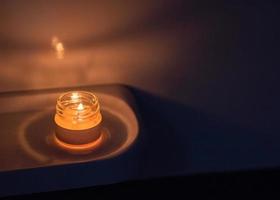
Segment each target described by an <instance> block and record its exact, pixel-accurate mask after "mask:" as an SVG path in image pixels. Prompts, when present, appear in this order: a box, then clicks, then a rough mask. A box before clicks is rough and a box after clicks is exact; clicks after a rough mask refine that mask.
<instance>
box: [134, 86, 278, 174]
mask: <svg viewBox="0 0 280 200" xmlns="http://www.w3.org/2000/svg"><path fill="white" fill-rule="evenodd" d="M133 93H134V94H135V96H136V97H137V104H138V108H139V113H140V116H141V119H140V122H141V123H142V125H143V126H141V129H142V130H141V132H140V137H142V143H143V144H144V145H143V149H144V150H143V153H142V155H141V162H140V163H142V166H141V167H140V169H141V173H142V175H143V177H151V176H168V175H182V174H189V173H197V172H214V171H228V170H244V169H262V168H270V167H277V166H279V164H280V160H279V158H278V152H279V150H280V145H279V141H280V136H279V134H278V131H277V130H274V131H270V132H257V131H252V130H250V129H248V128H244V127H242V126H240V125H238V124H234V123H232V122H227V121H225V120H224V119H221V118H218V117H216V116H213V115H208V114H205V113H204V112H201V111H198V110H196V109H193V108H192V107H189V106H186V105H183V104H180V103H176V102H174V101H171V100H168V99H165V98H161V97H158V96H155V95H152V94H150V93H147V92H144V91H142V90H139V89H135V88H133ZM141 134H142V135H141ZM141 177H142V176H141Z"/></svg>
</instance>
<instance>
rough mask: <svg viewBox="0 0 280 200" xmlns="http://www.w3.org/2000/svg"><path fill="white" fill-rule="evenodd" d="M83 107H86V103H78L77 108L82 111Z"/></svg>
mask: <svg viewBox="0 0 280 200" xmlns="http://www.w3.org/2000/svg"><path fill="white" fill-rule="evenodd" d="M83 109H84V105H83V104H82V103H80V104H79V105H78V108H77V110H78V111H82V110H83Z"/></svg>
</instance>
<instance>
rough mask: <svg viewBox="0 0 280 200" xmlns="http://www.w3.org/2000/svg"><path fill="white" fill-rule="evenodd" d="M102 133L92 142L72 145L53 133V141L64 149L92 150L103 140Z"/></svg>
mask: <svg viewBox="0 0 280 200" xmlns="http://www.w3.org/2000/svg"><path fill="white" fill-rule="evenodd" d="M103 138H104V136H103V134H101V135H100V137H99V138H98V139H97V140H94V141H93V142H90V143H87V144H80V145H76V144H75V145H73V144H68V143H65V142H63V141H61V140H59V139H58V138H57V137H56V136H55V135H54V141H55V143H56V144H58V145H59V146H60V147H62V148H63V149H66V150H70V151H71V150H73V151H85V150H92V149H95V148H97V147H98V146H99V145H100V144H101V143H102V141H103Z"/></svg>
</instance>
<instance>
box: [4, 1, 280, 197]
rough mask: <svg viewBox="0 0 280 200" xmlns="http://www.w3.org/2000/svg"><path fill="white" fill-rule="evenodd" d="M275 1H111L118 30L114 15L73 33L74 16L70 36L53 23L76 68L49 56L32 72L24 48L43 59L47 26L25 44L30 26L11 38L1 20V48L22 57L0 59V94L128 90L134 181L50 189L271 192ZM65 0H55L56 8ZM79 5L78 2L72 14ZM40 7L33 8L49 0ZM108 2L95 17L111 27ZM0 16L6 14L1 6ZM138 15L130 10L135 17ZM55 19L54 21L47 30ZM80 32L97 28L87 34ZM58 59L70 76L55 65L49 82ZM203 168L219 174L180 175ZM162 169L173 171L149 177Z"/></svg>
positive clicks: (275, 125)
mask: <svg viewBox="0 0 280 200" xmlns="http://www.w3.org/2000/svg"><path fill="white" fill-rule="evenodd" d="M275 2H276V1H275ZM275 2H269V1H265V2H262V3H257V2H250V1H225V2H223V1H209V2H208V1H163V2H162V1H150V2H145V3H143V4H142V3H141V2H140V3H139V2H138V1H136V2H135V4H133V3H130V4H129V5H130V6H128V7H126V6H121V5H122V4H121V3H118V5H119V6H118V7H117V8H118V9H117V11H116V13H117V14H115V15H116V16H118V13H121V12H123V13H125V15H124V18H120V19H119V22H123V21H125V20H123V19H128V18H129V16H130V15H131V16H133V17H131V21H129V20H128V21H127V23H124V22H123V24H122V25H123V26H121V23H119V24H118V25H119V26H117V25H116V26H115V27H117V28H114V26H110V25H109V26H108V27H109V28H108V27H107V28H106V27H105V28H104V29H100V30H99V29H98V30H99V31H100V32H98V31H96V32H95V31H93V32H92V29H83V28H84V27H87V25H88V24H84V26H82V28H81V30H84V31H81V32H79V31H78V32H77V31H73V33H72V34H71V31H68V32H67V31H65V30H68V29H69V30H71V26H69V24H68V25H65V27H64V29H62V30H59V29H57V33H58V35H61V38H62V40H63V41H65V44H68V47H69V49H70V50H69V51H72V52H74V53H73V54H71V55H73V56H72V57H71V59H70V60H71V62H72V61H73V62H74V63H75V64H76V63H78V64H85V66H83V65H82V66H81V67H79V68H75V67H73V66H72V64H69V63H67V62H66V61H63V62H62V63H58V65H59V66H60V67H61V68H60V69H59V70H58V69H53V68H51V67H50V66H51V64H52V62H50V63H49V62H46V63H43V64H44V65H43V66H41V68H38V66H37V64H38V63H41V62H42V61H41V60H39V61H38V59H37V60H35V61H34V60H33V57H32V55H33V52H34V51H36V52H42V54H43V55H45V54H44V52H45V49H46V48H47V45H48V43H45V41H47V39H48V38H49V36H50V35H51V33H50V34H49V33H48V32H47V33H46V34H45V35H44V34H43V36H42V37H34V40H31V39H30V38H32V36H34V35H38V34H39V33H40V32H38V33H37V32H36V31H35V32H34V31H33V32H32V33H31V34H29V33H27V34H26V32H24V31H23V32H22V35H21V37H18V36H17V35H16V34H15V37H14V36H13V34H11V35H9V34H8V33H9V31H10V32H12V33H13V31H14V30H13V28H11V27H9V26H6V23H5V22H2V27H3V28H2V29H0V30H1V32H0V36H1V37H0V47H1V48H0V50H2V52H3V54H2V55H9V56H8V58H13V56H15V55H17V54H18V53H20V54H23V55H25V54H27V55H29V56H28V60H29V62H28V63H27V64H26V63H25V61H21V60H19V61H18V62H16V63H13V62H11V61H9V59H8V61H4V59H3V57H1V59H2V60H0V61H1V65H2V66H3V67H2V68H1V70H2V72H3V73H1V74H2V75H1V76H2V77H3V78H2V79H1V82H2V83H1V88H2V89H1V90H2V91H12V90H17V89H18V90H24V89H40V88H45V87H61V86H65V85H67V86H71V84H72V85H76V84H78V85H85V84H99V83H122V84H125V85H128V86H129V87H130V89H131V91H132V93H133V94H134V95H135V97H136V102H137V105H138V109H139V116H140V117H141V120H140V122H141V126H142V129H141V130H142V132H141V134H142V136H143V137H142V140H141V141H140V142H139V144H138V146H137V147H135V148H140V149H141V151H140V154H139V157H138V158H137V160H138V159H139V163H140V164H139V166H138V167H139V170H140V171H139V173H138V175H139V177H138V179H145V180H146V181H145V182H141V181H139V182H128V183H124V184H118V185H111V186H102V187H97V188H89V189H80V190H73V191H68V192H60V194H61V195H73V194H83V193H88V192H89V193H90V194H92V195H94V194H95V193H96V194H98V195H101V196H102V195H103V194H104V193H106V194H104V195H105V196H106V195H107V191H108V192H109V191H113V194H115V193H116V194H121V195H122V192H120V191H123V192H124V193H129V192H131V191H133V192H134V191H135V193H141V192H143V193H145V192H146V193H148V192H150V191H151V189H150V187H155V188H157V189H156V190H155V191H154V192H155V193H157V194H162V193H163V194H169V195H171V194H173V193H172V192H173V191H174V192H180V193H182V194H184V195H185V196H187V195H188V194H187V192H186V193H185V192H184V191H189V190H191V191H198V193H199V192H201V191H214V193H215V194H218V193H227V191H232V190H234V188H236V190H237V192H241V191H242V192H244V191H246V192H249V193H254V192H257V191H259V190H258V188H259V187H260V188H263V189H264V191H266V192H270V189H272V190H273V185H271V182H272V180H274V181H275V177H278V167H279V164H280V158H279V150H280V135H279V134H280V129H279V111H280V107H279V100H280V98H279V85H280V84H279V78H278V74H279V73H278V71H279V70H278V66H279V58H278V57H279V56H278V54H279V3H277V2H276V3H275ZM1 3H2V2H1ZM122 3H125V2H122ZM23 4H25V3H19V2H16V1H15V2H14V4H13V3H7V2H5V1H3V3H2V4H0V5H3V7H2V6H1V9H3V10H7V9H8V8H10V9H12V8H13V5H15V6H19V7H20V6H24V5H23ZM64 4H65V2H64V3H63V2H62V3H60V4H59V6H58V10H60V9H62V8H64V6H66V5H64ZM88 4H89V5H91V6H92V8H96V7H98V8H99V9H101V8H105V9H104V12H103V11H102V12H100V13H101V16H103V15H102V13H105V12H106V11H107V10H106V8H108V7H106V6H105V5H103V4H100V6H98V2H95V1H93V2H92V3H88ZM88 4H87V3H84V4H83V3H82V4H81V5H82V6H81V8H80V10H83V8H84V7H86V5H88ZM40 5H41V7H40V6H39V8H44V7H45V6H46V7H47V8H49V7H52V6H51V5H50V4H40ZM42 5H43V6H42ZM71 5H74V4H73V3H71ZM106 5H107V4H106ZM108 5H111V4H108ZM113 5H115V4H113ZM5 6H6V7H5ZM102 6H103V7H102ZM35 7H36V6H35ZM66 7H67V6H66ZM135 7H139V9H140V8H141V9H140V11H139V12H133V9H134V8H135ZM90 8H91V7H90ZM109 8H110V9H111V10H110V9H109ZM109 8H108V9H109V10H110V12H106V13H108V16H112V17H111V18H108V19H107V21H106V20H105V22H108V23H109V22H112V23H113V22H114V21H112V20H111V19H112V18H114V17H113V16H115V15H114V7H112V8H111V7H110V6H109ZM69 9H70V8H69ZM70 10H71V9H70ZM89 10H90V9H89ZM101 10H102V9H101ZM109 10H108V11H109ZM5 12H6V16H8V17H7V18H9V16H10V15H9V10H8V11H5ZM5 12H4V15H5ZM53 12H54V11H53ZM88 12H89V13H91V12H90V11H88ZM2 13H3V12H2ZM46 13H47V12H46ZM54 13H55V12H54ZM78 13H82V11H81V12H78ZM93 13H94V12H93ZM135 13H136V14H135ZM2 15H3V14H2ZM79 15H81V16H82V17H81V19H83V15H82V14H78V16H79ZM138 15H139V16H141V17H139V18H137V17H136V16H138ZM47 16H48V15H46V16H43V17H42V18H40V17H39V20H38V22H37V25H36V23H35V22H34V24H35V25H34V26H35V27H37V29H34V30H40V29H38V27H39V26H40V24H41V20H43V19H45V17H47ZM63 16H68V14H67V13H66V14H65V13H64V14H62V17H63ZM90 16H91V15H90ZM4 17H5V16H4ZM2 19H3V18H2ZM16 19H17V18H16ZM73 19H75V17H73ZM122 20H123V21H122ZM15 21H17V20H15ZM92 21H93V22H94V20H92ZM97 21H98V20H97ZM78 22H79V20H78V21H77V23H78ZM115 22H116V21H115ZM63 23H65V22H64V21H63V20H62V21H59V20H58V21H57V24H56V23H55V24H53V27H54V28H55V27H56V26H59V25H61V24H63ZM73 23H74V24H75V21H74V22H73ZM109 24H110V23H109ZM96 25H98V23H97V24H96ZM15 27H17V28H18V26H15ZM9 28H10V29H9ZM31 28H32V26H31ZM67 28H68V29H67ZM23 29H24V28H23ZM4 30H5V31H4ZM19 30H22V29H19ZM32 30H33V29H32ZM105 30H106V31H107V32H106V31H105ZM102 31H103V32H102ZM63 33H64V34H63ZM87 33H89V34H90V33H94V34H95V33H96V34H95V35H89V36H88V35H87ZM39 35H40V34H39ZM81 38H82V39H81ZM84 38H85V39H84ZM21 41H24V42H21ZM26 46H27V47H28V48H27V49H26V48H25V47H26ZM66 46H67V45H66ZM23 47H24V48H23ZM71 49H73V50H71ZM83 49H89V50H86V51H85V53H86V56H85V58H83V60H82V61H81V60H79V59H80V57H79V56H77V55H80V53H81V54H83V53H84V51H83ZM77 52H78V53H77ZM88 52H91V53H90V54H87V53H88ZM30 55H31V56H30ZM36 55H37V54H36ZM91 56H93V58H94V59H92V60H91V59H90V58H91ZM53 62H55V63H56V61H53ZM71 62H70V63H71ZM56 64H57V63H56ZM14 65H16V66H17V67H16V68H15V67H14ZM11 67H14V70H15V71H16V72H17V73H15V74H18V73H20V72H22V71H26V70H27V71H28V72H30V73H31V75H30V77H37V79H34V80H33V81H31V79H32V78H31V79H30V78H19V76H17V75H14V76H13V75H11V71H9V70H11ZM63 67H64V68H63ZM65 67H66V68H71V70H72V73H73V72H75V73H76V72H77V73H76V74H79V75H73V76H72V75H71V74H70V73H69V74H68V73H66V74H65V79H64V80H63V81H56V80H59V78H58V77H56V76H54V77H53V80H52V81H51V80H50V76H51V75H50V74H54V73H56V72H64V70H66V69H65ZM91 69H92V71H90V73H88V74H89V75H85V71H86V70H91ZM48 73H49V74H48ZM95 73H96V74H97V75H95ZM38 77H39V78H38ZM19 85H20V86H19ZM131 151H134V150H133V149H132V150H131ZM135 159H136V158H135ZM137 162H138V161H137ZM264 169H265V170H264ZM272 169H273V170H272ZM240 170H245V172H238V171H240ZM251 170H253V171H251ZM225 171H230V172H231V173H229V172H225ZM202 172H203V173H213V172H219V173H218V174H215V173H214V174H204V175H191V174H197V173H202ZM222 172H224V173H222ZM220 173H221V174H220ZM170 176H176V178H165V179H162V178H161V179H154V178H156V177H170ZM201 182H202V184H200V183H201ZM158 188H163V189H158ZM169 188H170V191H171V192H170V191H169ZM273 191H275V190H273ZM56 194H57V193H49V194H48V195H50V196H52V195H56ZM42 195H43V196H44V195H46V194H43V193H42Z"/></svg>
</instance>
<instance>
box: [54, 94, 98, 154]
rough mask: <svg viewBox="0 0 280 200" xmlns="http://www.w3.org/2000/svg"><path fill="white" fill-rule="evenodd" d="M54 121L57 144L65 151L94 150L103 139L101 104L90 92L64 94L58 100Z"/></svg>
mask: <svg viewBox="0 0 280 200" xmlns="http://www.w3.org/2000/svg"><path fill="white" fill-rule="evenodd" d="M54 120H55V123H56V126H55V135H54V137H55V142H56V144H58V146H60V147H63V148H64V149H72V150H86V149H92V148H94V147H96V146H97V145H98V144H99V143H100V141H101V139H102V138H101V136H102V135H101V132H100V130H101V120H102V117H101V113H100V107H99V103H98V100H97V97H96V96H95V95H94V94H92V93H90V92H85V91H76V92H68V93H65V94H62V95H61V96H60V97H59V98H58V100H57V105H56V114H55V118H54Z"/></svg>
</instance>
